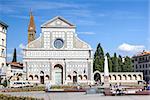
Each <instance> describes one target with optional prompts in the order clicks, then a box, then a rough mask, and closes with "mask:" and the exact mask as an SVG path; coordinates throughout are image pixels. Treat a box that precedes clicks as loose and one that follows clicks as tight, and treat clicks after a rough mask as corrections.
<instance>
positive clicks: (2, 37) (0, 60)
mask: <svg viewBox="0 0 150 100" xmlns="http://www.w3.org/2000/svg"><path fill="white" fill-rule="evenodd" d="M7 27H8V25H7V24H5V23H4V22H2V21H0V69H1V68H2V67H4V66H5V65H6V46H7V44H6V37H7Z"/></svg>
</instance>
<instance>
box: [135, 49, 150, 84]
mask: <svg viewBox="0 0 150 100" xmlns="http://www.w3.org/2000/svg"><path fill="white" fill-rule="evenodd" d="M133 64H134V71H135V72H143V76H144V80H145V81H147V82H148V81H150V51H143V52H141V53H139V54H137V55H135V56H133Z"/></svg>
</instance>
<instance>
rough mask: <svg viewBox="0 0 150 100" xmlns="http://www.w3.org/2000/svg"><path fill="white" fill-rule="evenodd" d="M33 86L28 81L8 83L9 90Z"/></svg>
mask: <svg viewBox="0 0 150 100" xmlns="http://www.w3.org/2000/svg"><path fill="white" fill-rule="evenodd" d="M32 86H33V84H31V83H30V82H28V81H12V82H10V85H9V87H10V88H21V87H32Z"/></svg>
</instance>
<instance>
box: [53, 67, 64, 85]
mask: <svg viewBox="0 0 150 100" xmlns="http://www.w3.org/2000/svg"><path fill="white" fill-rule="evenodd" d="M54 72H55V74H54V75H55V84H56V85H62V84H63V67H62V65H60V64H57V65H55V66H54Z"/></svg>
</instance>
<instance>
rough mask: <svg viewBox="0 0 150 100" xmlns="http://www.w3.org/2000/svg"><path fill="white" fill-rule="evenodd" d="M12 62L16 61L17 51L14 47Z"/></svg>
mask: <svg viewBox="0 0 150 100" xmlns="http://www.w3.org/2000/svg"><path fill="white" fill-rule="evenodd" d="M12 62H17V52H16V48H14V53H13V60H12Z"/></svg>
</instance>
